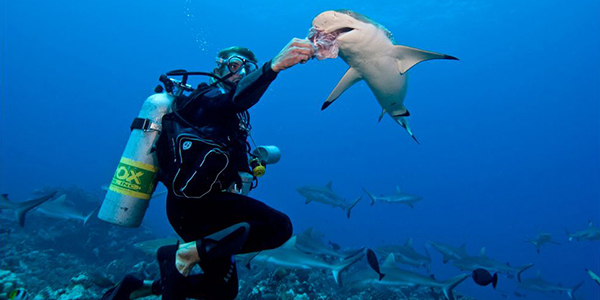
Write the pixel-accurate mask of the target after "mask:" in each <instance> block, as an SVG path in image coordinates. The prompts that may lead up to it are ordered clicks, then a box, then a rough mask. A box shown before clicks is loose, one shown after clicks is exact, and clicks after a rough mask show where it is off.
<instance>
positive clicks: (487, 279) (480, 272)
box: [471, 269, 498, 289]
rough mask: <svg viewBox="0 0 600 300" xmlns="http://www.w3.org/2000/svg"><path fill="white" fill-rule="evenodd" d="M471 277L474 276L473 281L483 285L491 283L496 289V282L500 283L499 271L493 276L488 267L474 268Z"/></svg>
mask: <svg viewBox="0 0 600 300" xmlns="http://www.w3.org/2000/svg"><path fill="white" fill-rule="evenodd" d="M471 277H473V281H475V283H477V284H479V285H481V286H486V285H488V284H490V283H491V284H492V286H493V287H494V289H496V284H498V273H495V274H494V276H492V274H490V272H488V270H486V269H476V270H474V271H473V274H471Z"/></svg>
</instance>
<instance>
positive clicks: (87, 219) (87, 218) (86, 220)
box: [83, 206, 100, 227]
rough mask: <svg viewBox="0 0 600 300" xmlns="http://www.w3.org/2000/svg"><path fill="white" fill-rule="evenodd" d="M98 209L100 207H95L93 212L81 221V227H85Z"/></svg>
mask: <svg viewBox="0 0 600 300" xmlns="http://www.w3.org/2000/svg"><path fill="white" fill-rule="evenodd" d="M99 209H100V206H98V207H96V208H95V209H94V210H92V211H91V212H90V213H89V214H88V215H87V216H85V219H83V227H85V224H87V222H88V221H89V220H90V218H91V217H92V216H93V215H94V214H95V213H96V212H97V211H98V210H99Z"/></svg>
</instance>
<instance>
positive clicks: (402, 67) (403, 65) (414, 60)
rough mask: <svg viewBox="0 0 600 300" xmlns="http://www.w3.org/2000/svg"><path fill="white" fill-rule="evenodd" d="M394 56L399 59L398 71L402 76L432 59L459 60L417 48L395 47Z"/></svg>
mask: <svg viewBox="0 0 600 300" xmlns="http://www.w3.org/2000/svg"><path fill="white" fill-rule="evenodd" d="M393 51H394V56H395V57H396V59H397V63H398V71H399V72H400V74H404V73H406V72H408V70H410V68H412V67H413V66H414V65H416V64H418V63H420V62H422V61H426V60H430V59H452V60H458V58H456V57H454V56H450V55H446V54H441V53H435V52H430V51H425V50H421V49H417V48H411V47H406V46H400V45H396V46H394V50H393Z"/></svg>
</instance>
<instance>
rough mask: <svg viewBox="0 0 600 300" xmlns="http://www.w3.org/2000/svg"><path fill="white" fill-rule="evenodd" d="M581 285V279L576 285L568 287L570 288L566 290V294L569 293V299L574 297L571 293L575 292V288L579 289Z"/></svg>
mask: <svg viewBox="0 0 600 300" xmlns="http://www.w3.org/2000/svg"><path fill="white" fill-rule="evenodd" d="M582 285H583V281H582V282H581V283H579V284H578V285H576V286H574V287H572V288H570V289H569V290H568V291H567V294H568V295H569V298H571V299H575V298H574V296H573V293H575V291H576V290H578V289H579V288H580V287H581V286H582Z"/></svg>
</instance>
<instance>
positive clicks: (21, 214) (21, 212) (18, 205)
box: [0, 192, 56, 227]
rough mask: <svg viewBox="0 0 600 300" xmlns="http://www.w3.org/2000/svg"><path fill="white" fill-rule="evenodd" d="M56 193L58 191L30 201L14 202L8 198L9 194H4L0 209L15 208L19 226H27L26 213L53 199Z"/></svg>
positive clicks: (0, 200) (1, 198)
mask: <svg viewBox="0 0 600 300" xmlns="http://www.w3.org/2000/svg"><path fill="white" fill-rule="evenodd" d="M54 195H56V192H51V193H49V194H46V195H44V196H41V197H38V198H35V199H32V200H28V201H23V202H12V201H10V200H8V194H2V197H0V211H2V210H3V209H10V210H13V211H14V212H15V216H16V217H17V220H18V221H19V226H21V227H24V226H25V215H26V214H27V212H29V211H30V210H32V209H34V208H36V207H38V206H39V205H41V204H42V203H44V202H46V201H48V200H50V199H52V197H54Z"/></svg>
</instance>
